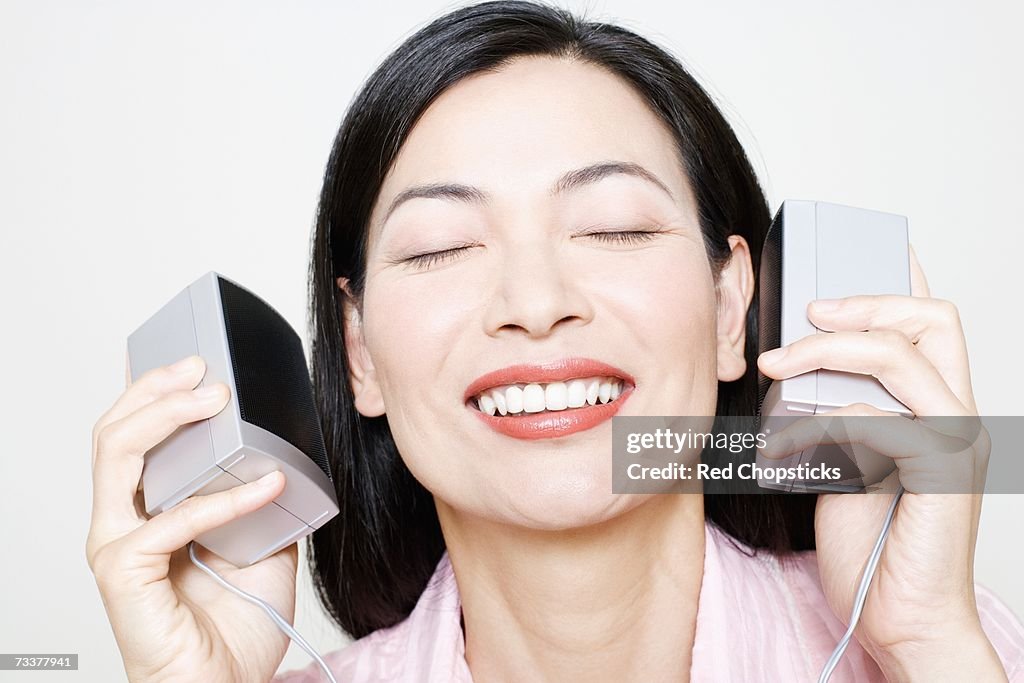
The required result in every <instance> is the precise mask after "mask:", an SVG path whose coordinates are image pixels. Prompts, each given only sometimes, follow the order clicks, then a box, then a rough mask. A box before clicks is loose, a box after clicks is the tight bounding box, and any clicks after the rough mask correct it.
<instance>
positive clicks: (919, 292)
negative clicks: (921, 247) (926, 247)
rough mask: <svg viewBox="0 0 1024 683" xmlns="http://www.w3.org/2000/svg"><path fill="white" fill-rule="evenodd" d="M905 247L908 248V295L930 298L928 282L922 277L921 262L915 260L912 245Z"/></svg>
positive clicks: (915, 255) (915, 256)
mask: <svg viewBox="0 0 1024 683" xmlns="http://www.w3.org/2000/svg"><path fill="white" fill-rule="evenodd" d="M907 246H908V247H910V295H911V296H924V297H930V296H931V291H930V290H929V289H928V280H927V279H926V278H925V276H924V270H923V269H922V268H921V262H920V261H918V260H917V253H916V252H915V251H914V245H913V244H908V245H907Z"/></svg>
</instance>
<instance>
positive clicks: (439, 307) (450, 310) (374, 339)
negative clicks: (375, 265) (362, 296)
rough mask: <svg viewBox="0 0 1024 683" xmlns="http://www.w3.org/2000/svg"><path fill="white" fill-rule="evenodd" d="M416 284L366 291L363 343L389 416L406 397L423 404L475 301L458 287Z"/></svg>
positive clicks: (389, 284) (383, 285) (383, 284)
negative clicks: (372, 365) (369, 354)
mask: <svg viewBox="0 0 1024 683" xmlns="http://www.w3.org/2000/svg"><path fill="white" fill-rule="evenodd" d="M417 279H418V278H409V279H406V280H403V281H401V282H386V281H385V282H381V283H379V284H374V285H373V286H369V287H367V290H366V306H365V310H366V311H367V317H366V318H365V320H364V324H365V331H366V338H367V344H368V346H369V349H370V353H371V358H372V360H373V364H374V367H375V368H376V369H377V379H378V381H379V382H380V384H381V390H382V392H383V393H384V399H385V402H386V403H387V404H388V406H389V412H390V407H398V406H400V405H401V404H402V403H404V402H407V398H408V399H415V400H416V401H418V402H419V403H420V404H421V405H422V404H423V400H424V398H425V397H426V396H429V395H430V391H431V387H432V386H433V385H434V384H435V383H436V382H437V379H438V377H439V376H440V375H441V373H442V367H443V364H444V362H445V359H446V357H447V356H449V355H450V354H451V353H453V352H454V349H455V346H456V342H457V341H458V339H459V338H460V337H461V336H462V335H464V334H465V332H466V330H467V329H468V328H467V325H468V320H469V318H470V317H471V316H472V315H473V314H474V307H475V306H476V302H477V300H478V299H479V295H475V294H473V292H472V291H470V290H467V288H466V287H465V286H460V284H459V283H457V282H446V283H441V282H438V281H437V279H436V278H435V279H434V280H432V281H431V282H429V283H428V282H427V281H426V280H425V279H424V280H422V281H421V282H417ZM439 292H443V295H440V294H439ZM371 312H373V313H371ZM374 314H375V315H374ZM410 361H414V362H410Z"/></svg>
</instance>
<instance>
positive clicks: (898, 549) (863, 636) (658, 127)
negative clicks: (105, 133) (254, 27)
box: [87, 2, 1024, 681]
mask: <svg viewBox="0 0 1024 683" xmlns="http://www.w3.org/2000/svg"><path fill="white" fill-rule="evenodd" d="M769 220H770V216H769V213H768V208H767V205H766V202H765V199H764V196H763V194H762V191H761V189H760V187H759V186H758V183H757V180H756V178H755V175H754V173H753V171H752V170H751V168H750V165H749V163H748V161H747V158H746V156H745V154H744V153H743V151H742V149H741V146H740V145H739V143H738V142H737V140H736V138H735V136H734V134H733V133H732V131H731V130H730V128H729V126H728V124H727V123H726V122H725V120H724V119H723V117H722V116H721V114H720V113H719V111H718V110H717V109H716V108H715V106H714V104H713V103H712V102H711V101H710V99H709V98H708V96H707V95H706V93H705V92H704V91H703V90H702V89H701V88H700V87H699V85H698V84H697V83H696V82H695V81H694V80H693V79H692V78H691V77H690V76H689V75H688V74H687V73H686V71H685V70H683V68H682V67H681V66H680V65H679V64H678V62H677V61H675V60H674V59H673V58H672V57H670V56H669V55H667V54H666V53H664V52H663V51H662V50H660V49H659V48H657V47H656V46H654V45H652V44H651V43H649V42H648V41H646V40H644V39H642V38H640V37H638V36H636V35H634V34H632V33H630V32H628V31H626V30H624V29H622V28H619V27H615V26H608V25H601V24H593V23H584V22H582V21H580V20H578V19H576V18H574V17H573V16H571V15H570V14H568V13H566V12H563V11H560V10H556V9H552V8H549V7H546V6H542V5H536V4H531V3H526V2H496V3H483V4H480V5H475V6H470V7H466V8H463V9H459V10H456V11H454V12H452V13H450V14H448V15H447V16H444V17H442V18H440V19H438V20H437V21H435V22H433V23H432V24H430V25H429V26H427V27H425V28H423V29H422V30H421V31H419V32H418V33H416V34H415V35H413V36H412V37H410V38H409V39H408V40H407V41H406V42H405V43H404V44H403V45H402V46H400V47H399V48H398V49H397V50H396V51H395V52H394V53H393V54H392V55H391V56H390V57H389V58H388V59H387V60H386V61H385V63H384V64H383V65H381V67H380V68H379V69H378V70H377V71H376V72H375V73H374V74H373V75H372V76H371V78H370V79H369V82H368V83H367V84H366V86H365V88H364V89H363V90H362V92H361V93H360V94H359V96H358V97H357V99H356V100H355V101H354V102H353V104H352V107H351V109H350V111H349V113H348V115H347V117H346V119H345V121H344V122H343V123H342V126H341V130H340V132H339V134H338V137H337V140H336V142H335V145H334V149H333V151H332V154H331V157H330V161H329V163H328V167H327V172H326V176H325V182H324V187H323V193H322V196H321V201H320V210H319V216H318V222H317V230H316V237H315V246H314V253H313V263H312V270H311V296H312V314H313V317H314V326H313V329H314V338H313V350H312V362H313V374H314V387H315V390H316V393H317V398H318V402H319V405H320V410H321V415H322V420H323V425H324V434H325V438H326V440H327V446H328V450H329V452H330V454H331V461H332V466H333V468H334V471H335V472H336V477H335V479H336V481H337V486H338V494H339V500H340V501H341V505H342V512H341V514H340V515H339V517H338V518H336V519H335V520H334V521H332V522H331V523H330V524H328V525H327V526H326V527H324V528H323V529H321V530H320V531H318V532H317V533H316V534H315V535H314V536H313V541H312V555H311V558H310V559H311V566H312V568H313V574H314V578H315V581H316V587H317V590H318V592H319V595H320V598H321V600H322V602H323V603H324V605H325V606H326V608H327V609H328V611H329V613H330V614H331V615H332V617H333V618H334V619H335V620H336V621H337V622H338V624H339V625H340V626H341V627H342V628H343V629H344V630H345V631H346V632H347V633H349V634H350V635H352V636H353V637H356V638H359V641H358V642H357V643H355V644H353V645H352V646H350V647H347V648H344V649H342V650H340V651H338V652H335V653H331V654H330V655H329V656H328V657H327V658H326V659H327V662H328V663H329V664H330V666H331V667H332V669H333V670H334V671H335V672H336V676H337V677H338V680H358V681H370V680H458V681H468V680H471V679H472V680H476V681H499V680H609V681H627V680H637V681H640V680H642V681H650V680H687V679H692V680H807V679H811V678H814V677H816V676H817V673H818V670H819V669H820V668H821V665H822V664H823V663H824V661H825V660H826V659H827V657H828V655H829V653H830V652H831V650H832V648H833V646H834V645H835V642H836V640H838V638H839V637H840V636H841V634H842V632H843V630H844V628H845V627H844V624H845V622H846V619H847V615H848V614H849V613H850V608H851V605H852V599H853V594H854V590H855V588H856V585H857V581H858V578H859V575H860V571H861V569H862V567H863V563H864V560H865V558H866V557H867V555H868V552H869V549H870V547H871V546H872V544H873V543H874V541H875V538H876V536H877V533H878V531H879V529H880V528H881V524H882V519H883V517H884V513H885V510H886V507H887V505H888V502H889V499H888V496H884V495H872V496H843V495H822V496H820V497H813V496H796V495H792V496H781V495H760V496H753V495H749V496H740V495H735V496H725V495H721V496H710V495H709V496H695V495H676V496H672V495H662V496H657V495H640V494H635V495H613V494H611V493H610V492H611V482H610V475H609V471H608V469H609V468H608V457H609V444H610V436H611V420H610V419H608V418H609V417H610V416H611V415H612V414H617V415H712V414H720V415H750V414H753V413H754V410H755V407H754V400H755V395H756V380H757V369H758V367H760V369H761V370H762V372H764V374H765V375H767V376H769V377H773V378H784V377H790V376H793V375H796V374H800V373H803V372H806V371H809V370H813V369H816V368H820V367H828V368H833V369H839V370H845V371H850V372H859V373H867V374H874V375H876V376H877V377H878V378H879V379H880V380H881V381H882V382H883V383H884V384H885V385H886V387H887V388H888V389H889V390H890V391H891V392H892V393H893V394H894V395H895V396H896V397H897V398H899V399H900V400H902V401H903V402H904V403H905V404H906V405H907V406H909V407H910V408H911V409H912V410H913V411H914V412H915V413H916V414H919V415H971V414H976V407H975V404H974V399H973V396H972V391H971V384H970V377H969V372H968V361H967V355H966V347H965V344H964V340H963V335H962V332H961V328H960V324H959V320H958V318H957V316H956V311H955V308H953V307H952V305H950V304H948V303H947V302H943V301H938V300H934V299H932V298H930V297H929V296H928V291H927V285H926V284H925V280H924V278H923V275H922V274H921V273H920V269H919V268H917V266H916V263H915V282H914V294H915V296H914V297H877V298H871V297H857V298H852V299H848V300H844V301H842V302H840V303H839V304H838V305H836V306H834V307H831V308H828V307H824V306H822V307H820V308H812V309H811V310H810V311H809V315H810V316H811V319H812V321H813V322H815V324H817V325H818V326H819V327H821V328H822V329H827V330H833V331H834V332H835V333H834V334H831V335H817V336H815V337H813V338H810V339H807V340H804V341H801V342H798V343H796V344H793V345H791V346H790V347H788V349H787V352H786V353H785V354H782V355H779V354H772V357H771V358H769V357H768V356H769V355H768V354H766V355H765V356H762V357H761V358H757V354H756V351H755V349H756V339H755V338H754V333H755V331H756V319H755V311H756V310H757V301H756V298H757V292H756V289H755V285H754V283H755V282H756V277H755V275H756V272H757V269H758V256H759V254H760V250H761V244H762V241H763V237H764V232H765V230H766V229H767V226H768V223H769ZM865 330H866V332H865ZM776 356H777V357H776ZM192 361H195V359H192ZM183 366H184V367H182V368H180V372H174V371H172V370H171V369H169V368H164V369H158V370H156V371H154V372H152V373H149V374H148V375H146V376H144V377H142V378H140V379H139V380H138V381H137V382H136V383H135V384H133V385H131V386H130V387H129V388H128V389H127V390H126V391H125V393H124V394H123V395H122V396H121V397H120V398H119V399H118V401H117V402H116V403H115V404H114V406H113V407H112V408H111V409H110V410H109V411H108V412H107V413H106V414H105V415H104V416H102V417H101V418H100V420H99V421H98V422H97V424H96V429H95V430H94V482H95V497H94V501H95V503H94V510H93V520H92V528H91V530H90V536H89V541H88V546H87V556H88V558H89V562H90V566H91V567H92V569H93V571H94V573H95V574H96V578H97V582H98V584H99V586H100V590H101V592H102V594H103V597H104V602H105V605H106V607H107V610H108V614H109V616H110V620H111V623H112V625H113V626H114V631H115V634H116V635H117V639H118V643H119V646H120V648H121V652H122V655H123V657H124V661H125V667H126V670H127V672H128V674H129V678H130V679H131V680H133V681H134V680H140V681H141V680H163V679H164V678H173V677H175V676H180V677H183V678H185V679H203V680H241V681H266V680H270V679H271V678H272V676H273V674H274V672H275V671H276V669H277V668H278V665H279V663H280V662H281V660H282V658H283V656H284V653H285V650H286V648H287V645H288V641H287V639H286V638H285V636H283V635H282V634H281V633H280V632H279V631H278V630H277V629H276V627H275V626H274V625H273V623H272V622H271V621H270V620H269V619H267V618H266V617H265V615H263V613H262V612H260V611H259V610H258V609H257V608H255V607H253V606H252V605H250V604H248V603H245V602H244V601H241V600H238V599H237V598H236V597H235V596H233V595H231V594H230V593H228V592H226V591H224V590H223V589H221V588H220V587H219V586H217V585H216V584H214V583H213V582H211V581H209V579H208V578H207V577H205V576H202V575H201V573H200V572H199V571H198V570H197V569H195V568H194V567H193V566H192V565H191V564H190V563H189V558H188V557H187V554H185V551H183V550H182V548H183V547H184V546H185V545H186V544H187V543H188V542H189V541H190V540H191V539H193V538H195V537H196V536H197V535H198V534H200V533H202V532H203V531H205V530H207V529H210V528H214V527H216V526H219V525H220V524H223V523H226V522H227V521H229V520H231V519H234V518H235V517H237V516H240V515H242V514H244V513H246V512H248V511H250V510H252V509H255V508H257V507H260V506H261V505H264V504H266V503H267V502H269V501H270V500H272V499H273V498H274V497H275V496H276V495H277V494H279V493H280V491H281V490H282V488H283V484H284V483H283V481H282V480H281V479H280V475H276V474H275V475H271V476H269V477H268V478H267V479H266V480H265V481H263V482H262V483H254V484H249V485H246V486H242V487H239V488H237V489H234V490H232V491H228V492H224V493H220V494H215V495H211V496H208V497H205V498H202V499H194V500H189V501H186V502H185V503H183V504H182V505H180V506H179V507H177V508H175V509H172V510H169V511H168V512H166V513H164V514H162V515H159V516H157V517H155V518H153V519H149V520H147V519H146V518H145V516H144V515H143V514H141V513H140V512H139V511H138V508H136V509H135V510H133V509H132V505H131V503H130V502H129V501H130V500H131V498H132V496H133V495H134V494H135V492H136V488H137V485H138V481H139V475H140V471H141V467H142V458H141V456H140V455H139V454H141V453H144V452H145V451H146V450H147V449H148V448H151V447H152V446H153V445H155V444H156V443H158V442H159V441H160V440H161V439H163V438H165V437H166V436H167V435H168V434H170V433H171V432H172V431H173V430H174V429H175V428H176V427H177V426H178V425H180V424H184V423H187V422H191V421H195V420H199V419H203V418H206V417H210V416H212V415H214V414H216V413H217V412H218V411H219V410H220V409H221V408H222V407H223V406H224V405H225V403H226V401H227V398H228V396H227V392H226V388H225V387H223V386H220V387H215V388H214V389H213V391H212V392H211V394H212V395H211V396H208V397H200V396H197V395H194V394H199V392H192V391H190V389H191V388H192V387H195V386H196V384H197V383H198V382H199V380H200V378H201V377H202V372H203V370H202V364H201V363H197V362H193V363H192V364H191V365H190V364H189V362H188V361H186V362H184V363H183ZM573 380H576V382H574V381H573ZM580 380H582V381H580ZM530 384H539V385H540V387H541V388H543V391H541V392H540V393H539V394H538V390H537V389H529V390H527V391H525V392H524V391H522V390H521V388H522V387H523V386H528V385H530ZM602 385H603V386H602ZM581 386H582V390H581ZM595 387H596V389H595ZM581 391H582V393H581ZM595 394H596V395H595ZM581 396H582V399H583V400H582V401H581V400H580V399H581ZM570 404H571V405H572V406H578V407H572V408H569V407H568V406H569V405H570ZM858 410H860V411H863V410H866V408H864V407H863V406H855V407H853V408H851V409H850V412H852V413H856V412H857V411H858ZM503 421H504V422H503ZM517 421H518V422H517ZM927 457H928V454H927V453H921V454H919V456H917V458H918V459H926V458H927ZM965 457H968V458H972V461H971V462H973V461H974V460H975V459H976V460H977V461H978V462H979V463H981V464H983V463H984V458H985V457H987V453H984V452H977V453H972V454H970V455H968V456H965ZM910 460H914V458H904V459H901V460H900V466H901V467H903V466H904V463H905V462H908V461H910ZM979 507H980V499H979V498H978V497H977V496H967V495H961V496H937V495H926V494H915V493H913V492H910V493H907V494H906V495H904V497H903V500H902V502H901V505H900V510H899V514H898V515H897V516H896V519H895V522H894V524H893V528H892V531H891V534H890V537H889V539H888V542H887V546H886V549H885V553H884V555H883V557H882V560H881V564H880V566H879V568H878V571H877V576H876V579H875V582H874V583H873V584H872V589H871V593H870V594H869V597H868V601H867V603H866V605H865V608H864V612H863V615H862V617H861V620H860V625H859V627H858V630H857V634H856V635H857V641H856V642H855V643H854V644H852V645H851V647H850V649H849V650H848V651H847V653H846V656H845V658H844V660H843V662H842V663H841V664H840V667H839V669H838V670H837V676H836V678H837V679H839V678H841V677H845V678H846V679H856V680H917V679H928V680H934V679H956V680H960V679H963V678H965V677H967V676H971V677H973V678H978V679H981V680H1003V679H1005V678H1006V677H1007V676H1011V677H1022V676H1024V629H1022V628H1021V625H1020V623H1019V621H1017V620H1016V619H1015V618H1014V616H1013V615H1012V614H1011V613H1010V612H1009V610H1008V609H1007V608H1006V607H1005V606H1003V605H1002V604H1001V603H1000V602H999V601H998V600H997V599H996V598H994V597H993V596H992V595H991V594H990V593H988V592H987V591H985V590H984V589H982V588H981V587H975V585H974V582H973V570H972V566H973V548H974V539H975V533H976V530H977V524H978V514H979ZM814 548H816V549H817V550H816V551H814V550H813V549H814ZM201 555H202V556H203V559H205V560H206V561H207V562H208V563H210V564H212V565H213V566H214V568H215V569H218V571H220V573H221V574H222V575H223V576H224V577H225V578H226V579H227V580H228V581H230V582H231V583H233V584H235V585H237V586H239V587H240V588H242V589H243V590H248V591H250V592H254V593H256V594H258V595H260V596H261V597H263V598H264V599H266V600H267V601H268V602H270V603H271V604H272V605H274V606H275V607H276V608H277V609H278V611H280V612H282V613H283V614H285V616H287V617H289V618H291V615H292V614H293V611H294V590H295V571H296V562H297V551H296V547H295V546H292V547H290V548H288V549H286V550H284V551H281V552H280V553H278V554H276V555H275V556H273V557H270V558H268V559H266V560H264V561H263V562H260V563H258V564H257V565H254V566H252V567H249V568H245V569H241V570H239V569H235V568H233V567H231V566H230V565H227V564H225V563H223V562H218V561H217V558H215V557H213V556H212V555H210V554H209V553H201ZM836 615H838V617H837V616H836ZM243 626H244V627H243ZM274 680H277V681H300V680H319V672H318V671H316V669H315V668H314V665H311V666H310V668H308V669H307V670H305V671H303V672H291V673H288V674H282V675H279V676H278V677H277V678H274Z"/></svg>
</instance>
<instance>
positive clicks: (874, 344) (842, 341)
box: [757, 330, 968, 415]
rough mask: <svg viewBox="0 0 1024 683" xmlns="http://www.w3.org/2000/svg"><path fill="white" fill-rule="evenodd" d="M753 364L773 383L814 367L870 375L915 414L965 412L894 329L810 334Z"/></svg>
mask: <svg viewBox="0 0 1024 683" xmlns="http://www.w3.org/2000/svg"><path fill="white" fill-rule="evenodd" d="M757 364H758V367H759V368H760V369H761V372H763V373H764V374H765V375H766V376H768V377H771V378H772V379H786V378H788V377H794V376H796V375H801V374H803V373H805V372H810V371H812V370H817V369H819V368H823V369H826V370H839V371H842V372H853V373H858V374H862V375H871V376H873V377H875V378H877V379H878V381H880V382H881V383H882V385H883V386H884V387H885V388H886V389H888V391H889V393H890V394H892V395H893V396H894V397H896V399H897V400H899V401H901V402H902V403H903V405H905V406H906V407H907V408H909V409H910V411H911V412H913V413H914V414H915V415H963V414H966V413H967V412H968V411H967V410H966V409H965V408H964V406H963V405H962V404H961V403H960V401H959V399H958V398H957V397H956V395H955V394H954V393H953V392H952V390H951V389H950V388H949V386H947V385H946V382H945V380H944V379H943V378H942V376H941V375H940V374H939V372H938V370H936V369H935V366H933V365H932V364H931V363H930V362H929V361H928V359H927V358H925V356H924V355H923V354H921V353H920V352H919V351H918V350H917V349H916V348H915V347H914V345H913V344H911V343H910V340H909V339H908V338H907V337H906V336H905V335H904V334H903V333H901V332H897V331H895V330H872V331H869V332H830V333H828V334H814V335H810V336H808V337H804V338H803V339H799V340H797V341H795V342H793V343H792V344H789V345H787V346H784V347H782V348H779V349H775V350H773V351H769V352H767V353H763V354H761V356H760V357H759V358H758V360H757Z"/></svg>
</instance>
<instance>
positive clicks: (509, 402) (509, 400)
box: [505, 387, 523, 413]
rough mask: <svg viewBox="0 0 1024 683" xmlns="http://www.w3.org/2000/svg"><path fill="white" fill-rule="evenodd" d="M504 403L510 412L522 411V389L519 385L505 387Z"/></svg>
mask: <svg viewBox="0 0 1024 683" xmlns="http://www.w3.org/2000/svg"><path fill="white" fill-rule="evenodd" d="M505 405H506V406H507V407H508V412H510V413H521V412H523V390H522V389H520V388H519V387H509V388H508V389H506V390H505Z"/></svg>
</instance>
